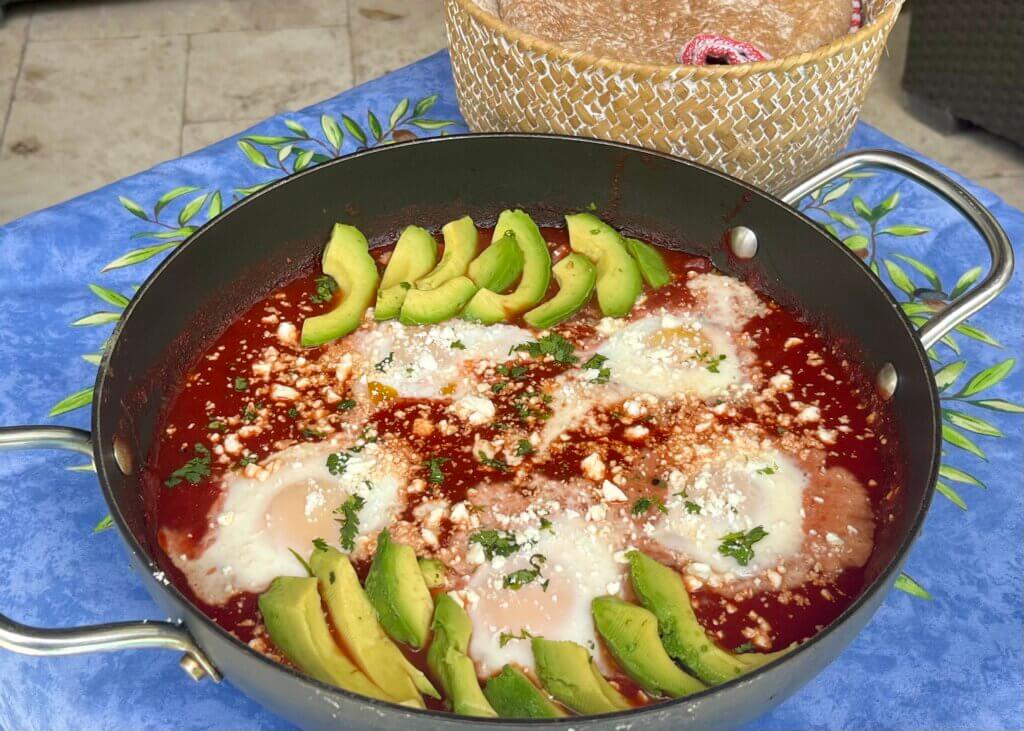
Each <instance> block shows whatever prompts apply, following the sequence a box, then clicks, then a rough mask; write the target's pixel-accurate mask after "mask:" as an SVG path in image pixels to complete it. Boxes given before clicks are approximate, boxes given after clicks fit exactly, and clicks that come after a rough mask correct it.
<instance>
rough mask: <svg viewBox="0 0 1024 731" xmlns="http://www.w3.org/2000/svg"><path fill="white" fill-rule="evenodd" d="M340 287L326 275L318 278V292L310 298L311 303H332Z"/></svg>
mask: <svg viewBox="0 0 1024 731" xmlns="http://www.w3.org/2000/svg"><path fill="white" fill-rule="evenodd" d="M337 289H338V285H337V284H335V282H334V280H333V279H331V278H330V277H328V276H326V275H324V276H320V277H317V278H316V291H314V292H313V294H312V295H310V297H309V301H310V302H313V303H315V304H318V305H322V304H324V303H325V302H330V301H331V298H332V297H333V296H334V292H335V291H336V290H337Z"/></svg>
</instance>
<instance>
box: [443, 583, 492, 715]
mask: <svg viewBox="0 0 1024 731" xmlns="http://www.w3.org/2000/svg"><path fill="white" fill-rule="evenodd" d="M433 630H434V639H433V641H432V642H431V643H430V649H429V650H428V651H427V666H428V667H429V668H430V671H431V672H432V673H433V674H434V676H435V677H436V678H437V679H438V680H439V681H440V683H441V687H442V688H443V689H444V692H445V697H446V698H447V699H448V702H449V704H450V705H451V709H452V712H453V713H459V714H462V715H464V716H476V717H483V718H494V717H496V716H497V715H498V714H497V713H495V711H494V709H493V708H492V707H491V704H490V703H488V702H487V698H486V696H484V693H483V691H482V690H481V689H480V681H479V679H478V678H477V675H476V665H474V663H473V660H472V659H470V657H469V655H468V654H467V652H468V651H469V638H470V637H471V636H472V634H473V624H472V622H471V621H470V619H469V615H468V614H466V610H465V609H463V608H462V607H461V606H459V604H458V603H457V602H456V601H455V600H454V599H452V597H451V596H449V595H448V594H441V595H440V596H438V597H437V607H436V609H435V610H434V623H433Z"/></svg>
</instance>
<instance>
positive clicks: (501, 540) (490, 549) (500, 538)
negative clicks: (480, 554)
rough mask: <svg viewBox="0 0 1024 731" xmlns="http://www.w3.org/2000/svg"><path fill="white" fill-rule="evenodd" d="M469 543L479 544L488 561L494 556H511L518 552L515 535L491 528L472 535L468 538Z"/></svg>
mask: <svg viewBox="0 0 1024 731" xmlns="http://www.w3.org/2000/svg"><path fill="white" fill-rule="evenodd" d="M469 542H470V543H479V544H480V547H481V548H483V549H484V556H486V557H487V560H488V561H490V560H491V559H493V558H494V557H495V556H511V555H512V554H513V553H515V552H516V551H518V550H519V543H518V542H517V541H516V534H515V533H512V532H510V531H500V530H495V529H493V528H488V529H486V530H482V531H479V532H478V533H474V534H473V535H471V536H470V537H469Z"/></svg>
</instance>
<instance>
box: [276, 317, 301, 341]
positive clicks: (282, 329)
mask: <svg viewBox="0 0 1024 731" xmlns="http://www.w3.org/2000/svg"><path fill="white" fill-rule="evenodd" d="M277 340H278V342H280V343H281V344H282V345H294V344H295V343H297V342H299V331H298V329H297V328H296V327H295V325H293V324H292V323H290V322H282V323H281V324H280V325H278V326H277Z"/></svg>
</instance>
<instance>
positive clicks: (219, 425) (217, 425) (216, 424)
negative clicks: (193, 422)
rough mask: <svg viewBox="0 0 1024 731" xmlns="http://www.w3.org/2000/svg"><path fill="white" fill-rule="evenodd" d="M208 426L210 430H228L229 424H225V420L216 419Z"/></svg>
mask: <svg viewBox="0 0 1024 731" xmlns="http://www.w3.org/2000/svg"><path fill="white" fill-rule="evenodd" d="M206 428H207V429H209V430H210V431H220V432H222V431H227V426H225V425H224V422H223V421H218V420H217V419H214V420H213V421H211V422H210V423H209V424H207V425H206Z"/></svg>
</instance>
